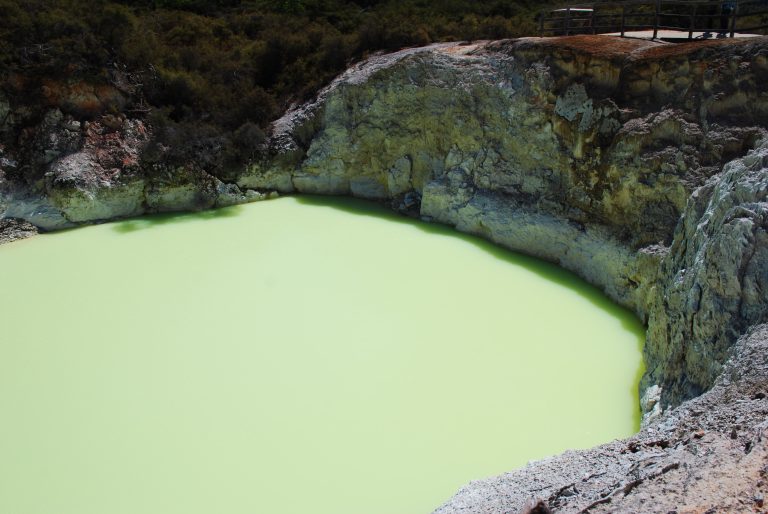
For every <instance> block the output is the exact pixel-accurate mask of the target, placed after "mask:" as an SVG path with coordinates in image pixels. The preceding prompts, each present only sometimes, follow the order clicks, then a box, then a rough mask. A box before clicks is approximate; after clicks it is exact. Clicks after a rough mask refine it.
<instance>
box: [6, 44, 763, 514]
mask: <svg viewBox="0 0 768 514" xmlns="http://www.w3.org/2000/svg"><path fill="white" fill-rule="evenodd" d="M765 83H768V38H756V39H754V40H751V41H741V42H737V41H709V42H703V43H692V44H683V45H665V44H657V43H651V42H646V41H632V40H626V39H617V38H606V37H592V36H583V37H572V38H550V39H544V40H540V39H535V38H532V39H523V40H514V41H500V42H483V43H475V44H438V45H432V46H429V47H425V48H418V49H409V50H403V51H401V52H397V53H395V54H387V55H379V56H375V57H373V58H371V59H369V60H367V61H365V62H363V63H360V64H358V65H356V66H354V67H352V68H350V69H349V70H348V71H347V72H346V73H344V74H343V75H341V76H340V77H339V78H338V79H336V80H335V81H334V82H333V83H332V84H331V85H329V86H328V87H327V88H326V89H325V90H323V91H322V92H321V93H320V94H319V95H318V97H317V99H316V100H315V101H313V102H311V103H309V104H306V105H302V106H298V107H296V108H294V109H292V110H290V111H289V112H288V113H286V114H285V115H284V116H283V117H282V118H281V119H279V120H278V121H276V122H275V123H274V125H273V130H272V135H271V137H270V139H269V141H268V142H267V143H266V144H265V148H264V149H263V153H262V156H261V158H260V159H258V161H257V162H254V163H252V165H251V166H249V167H248V169H247V170H244V171H243V172H242V173H240V174H239V175H238V176H237V177H235V178H234V179H233V180H232V181H231V182H230V183H226V182H223V181H222V180H220V179H219V178H216V177H213V176H211V175H209V174H207V173H205V172H204V171H202V169H200V168H199V167H196V166H194V165H190V166H187V167H184V168H178V167H177V168H172V167H169V166H164V165H163V164H158V163H157V161H155V162H153V164H151V165H147V164H145V162H144V160H143V159H142V153H143V152H144V151H145V149H146V148H147V146H148V144H149V142H150V141H151V137H152V128H151V127H149V126H147V125H146V123H145V122H143V121H142V120H140V119H131V118H128V117H126V116H122V117H117V118H115V117H114V116H112V115H108V116H112V117H111V118H108V117H107V115H105V116H103V117H101V118H99V119H95V120H92V121H90V122H86V123H83V124H81V123H80V122H79V121H77V120H76V117H75V116H74V114H73V113H67V112H64V111H63V110H62V108H63V107H61V106H59V107H54V108H52V109H51V110H50V111H49V112H48V114H46V116H45V117H44V119H43V120H42V121H40V122H39V123H38V124H37V125H36V126H35V127H34V128H32V129H30V128H29V127H27V128H25V129H24V131H23V132H22V130H21V127H20V126H19V123H20V122H19V121H18V120H20V119H21V118H22V114H23V113H18V112H16V111H14V107H13V106H12V105H11V104H10V102H8V101H6V100H5V99H3V98H2V97H0V134H4V135H5V136H6V139H5V140H10V139H9V138H8V134H15V133H17V132H19V133H23V134H25V135H24V137H23V138H22V137H19V138H18V141H21V142H20V143H18V144H15V145H8V144H6V145H5V146H3V147H1V148H0V217H2V218H16V219H19V220H25V221H26V222H27V223H31V224H32V225H34V226H36V227H39V228H41V229H45V230H53V229H58V228H63V227H67V226H73V225H76V224H80V223H86V222H94V221H101V220H107V219H114V218H119V217H127V216H135V215H139V214H143V213H148V212H162V211H173V210H197V209H205V208H211V207H215V206H224V205H231V204H234V203H240V202H244V201H252V200H258V199H262V198H265V197H267V196H269V195H270V194H273V193H274V192H277V193H304V194H344V195H352V196H356V197H361V198H368V199H372V200H378V201H386V202H389V203H391V205H392V207H393V208H394V209H396V210H399V211H401V212H404V213H406V214H410V215H416V216H419V217H421V218H423V219H425V220H427V221H434V222H440V223H446V224H449V225H452V226H455V227H456V228H457V229H459V230H461V231H464V232H469V233H474V234H478V235H481V236H483V237H485V238H487V239H489V240H492V241H494V242H496V243H498V244H500V245H502V246H505V247H508V248H510V249H513V250H517V251H522V252H524V253H528V254H530V255H534V256H537V257H540V258H543V259H546V260H549V261H552V262H555V263H557V264H559V265H560V266H562V267H565V268H567V269H570V270H572V271H574V272H576V273H577V274H579V275H580V276H582V277H583V278H585V279H586V280H588V281H589V282H591V283H593V284H596V285H597V286H599V287H601V288H602V289H603V291H605V293H606V294H607V295H608V296H609V297H610V298H612V299H613V300H614V301H616V302H618V303H620V304H622V305H624V306H627V307H629V308H631V309H633V310H634V311H635V312H636V313H637V315H638V316H639V317H640V318H641V319H642V320H643V321H644V322H646V323H647V325H648V336H647V342H646V345H645V359H646V363H647V368H648V372H647V373H646V375H645V376H644V378H643V381H642V384H641V393H642V407H643V410H644V412H645V420H644V428H643V430H642V431H641V433H640V434H638V435H637V436H635V437H633V438H630V439H628V440H625V441H619V442H614V443H610V444H608V445H604V446H601V447H598V448H595V449H592V450H586V451H581V452H567V453H566V454H564V455H562V456H559V457H554V458H552V459H547V460H544V461H540V462H536V463H532V464H530V465H529V466H527V467H525V468H523V469H521V470H518V471H515V472H512V473H509V474H506V475H503V476H500V477H497V478H494V479H490V480H485V481H480V482H476V483H473V484H470V485H469V486H467V487H466V488H464V489H462V491H460V492H459V493H458V494H457V496H456V497H454V498H453V499H452V500H450V501H449V502H448V503H447V504H446V505H444V506H443V507H441V508H440V509H438V511H437V512H440V513H449V512H472V513H497V512H547V511H548V510H552V511H557V512H673V511H674V512H680V513H682V512H743V511H749V512H752V511H760V509H761V508H762V503H763V500H762V498H763V496H762V495H763V494H764V489H765V485H764V476H763V475H764V474H765V472H766V469H764V466H765V457H766V451H767V450H766V448H765V445H764V442H763V433H764V431H765V429H766V428H767V427H768V425H766V412H768V411H767V409H768V403H766V402H768V400H766V399H765V395H766V394H767V393H768V390H766V386H768V376H767V375H766V373H767V372H768V371H766V370H768V365H767V363H766V359H765V357H764V354H765V348H764V345H767V344H768V329H766V327H765V326H764V325H762V324H763V323H765V322H766V321H768V319H767V318H768V301H766V300H767V298H766V294H767V293H766V292H768V232H767V231H768V203H766V197H768V92H766V91H765V90H764V86H763V85H764V84H765ZM70 103H71V101H70ZM7 223H8V222H6V224H7ZM9 226H10V227H16V228H10V229H6V228H0V234H6V233H8V234H25V233H29V232H30V229H29V226H28V225H19V224H18V223H17V222H13V223H12V224H11V225H9ZM24 227H26V228H24ZM12 237H15V236H13V235H10V236H5V235H2V236H0V241H2V239H3V238H4V239H10V238H12ZM729 359H730V360H729ZM606 364H607V365H610V364H609V363H606ZM702 393H703V394H702ZM531 422H546V420H532V421H531ZM564 429H567V428H566V427H564ZM713 509H714V510H713Z"/></svg>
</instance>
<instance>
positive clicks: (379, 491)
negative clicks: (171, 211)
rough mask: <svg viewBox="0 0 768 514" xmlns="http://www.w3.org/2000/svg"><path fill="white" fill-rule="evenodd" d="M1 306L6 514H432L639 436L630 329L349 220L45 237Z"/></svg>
mask: <svg viewBox="0 0 768 514" xmlns="http://www.w3.org/2000/svg"><path fill="white" fill-rule="evenodd" d="M0 284H2V292H1V293H0V416H2V417H1V418H0V512H2V513H8V514H197V513H199V514H211V513H224V514H241V513H242V514H246V513H247V514H308V513H312V514H426V513H429V512H431V510H432V509H434V508H436V507H437V506H439V504H440V503H442V502H443V501H445V500H447V499H448V498H449V497H450V496H451V495H452V494H453V493H454V492H456V490H457V489H458V488H459V487H460V486H462V485H463V484H465V483H466V482H468V481H470V480H473V479H478V478H483V477H487V476H490V475H494V474H498V473H501V472H504V471H508V470H511V469H513V468H515V467H518V466H521V465H524V464H525V463H526V462H527V461H528V460H532V459H538V458H542V457H545V456H548V455H552V454H555V453H558V452H560V451H562V450H564V449H567V448H584V447H589V446H592V445H595V444H599V443H603V442H607V441H609V440H612V439H614V438H619V437H624V436H628V435H630V434H632V433H634V432H635V431H636V430H637V429H638V423H639V419H638V416H639V413H638V407H637V404H638V402H637V392H636V391H637V381H638V378H639V374H640V372H641V345H642V339H643V327H642V326H641V325H640V323H639V322H638V321H637V320H636V319H635V318H634V317H633V316H632V315H631V314H630V313H629V312H627V311H625V310H623V309H620V308H618V307H616V306H615V305H613V304H611V303H610V302H609V301H608V300H607V299H605V298H604V297H603V296H602V295H601V294H600V293H599V292H598V291H597V290H596V289H595V288H593V287H591V286H589V285H587V284H585V283H584V282H583V281H581V280H579V279H577V278H576V277H575V276H573V275H571V274H569V273H567V272H564V271H562V270H559V269H557V268H555V267H554V266H550V265H548V264H544V263H541V262H538V261H536V260H533V259H530V258H526V257H522V256H518V255H515V254H512V253H509V252H506V251H502V250H500V249H498V248H496V247H494V246H492V245H490V244H488V243H485V242H482V241H480V240H478V239H475V238H472V237H467V236H463V235H460V234H457V233H456V232H454V231H452V230H449V229H447V228H444V227H438V226H433V225H427V224H424V223H419V222H415V221H410V220H406V219H404V218H401V217H398V216H395V215H392V214H389V213H387V212H386V211H384V210H382V209H380V208H378V207H374V206H369V205H367V204H362V203H359V202H355V201H349V200H345V201H341V200H332V199H324V200H318V199H296V198H283V199H279V200H272V201H267V202H261V203H256V204H251V205H247V206H240V207H233V208H229V209H224V210H219V211H212V212H208V213H200V214H188V215H174V216H161V217H154V218H146V219H138V220H131V221H124V222H119V223H112V224H105V225H99V226H92V227H87V228H82V229H77V230H71V231H67V232H62V233H56V234H49V235H43V236H39V237H35V238H33V239H30V240H25V241H19V242H16V243H12V244H9V245H3V246H0Z"/></svg>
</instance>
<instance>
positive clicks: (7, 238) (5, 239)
mask: <svg viewBox="0 0 768 514" xmlns="http://www.w3.org/2000/svg"><path fill="white" fill-rule="evenodd" d="M35 234H37V227H35V226H34V225H33V224H31V223H30V222H28V221H23V220H17V219H14V218H3V219H0V244H2V243H10V242H11V241H17V240H19V239H25V238H27V237H32V236H34V235H35Z"/></svg>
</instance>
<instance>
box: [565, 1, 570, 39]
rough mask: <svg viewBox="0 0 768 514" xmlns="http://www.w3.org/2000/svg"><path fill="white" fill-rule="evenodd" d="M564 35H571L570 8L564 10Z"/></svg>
mask: <svg viewBox="0 0 768 514" xmlns="http://www.w3.org/2000/svg"><path fill="white" fill-rule="evenodd" d="M565 35H566V36H570V35H571V8H570V7H568V8H567V9H566V10H565Z"/></svg>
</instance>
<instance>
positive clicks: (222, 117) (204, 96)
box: [0, 0, 543, 173]
mask: <svg viewBox="0 0 768 514" xmlns="http://www.w3.org/2000/svg"><path fill="white" fill-rule="evenodd" d="M542 6H543V4H542V2H534V1H533V0H517V1H514V0H251V1H248V0H111V1H110V0H0V13H2V15H0V82H1V84H0V87H2V90H3V91H4V92H5V94H6V96H8V97H11V98H13V99H14V100H15V101H16V102H26V103H27V104H28V105H30V106H34V105H40V104H41V103H44V102H42V101H41V98H39V95H40V91H41V88H42V87H43V86H42V85H43V83H44V82H45V81H46V80H50V79H51V78H55V79H56V80H63V81H69V82H70V83H71V82H73V81H78V80H82V81H88V82H90V83H93V82H99V81H101V82H103V83H110V82H111V83H115V82H116V81H119V82H120V83H121V88H122V90H123V91H126V90H127V91H130V94H129V95H127V96H128V100H127V103H125V102H120V103H119V104H115V105H110V106H107V110H108V111H110V110H111V111H113V113H114V114H119V112H130V113H131V114H130V115H131V116H137V115H142V116H148V117H149V118H150V121H151V122H152V124H153V126H154V127H155V128H156V131H155V132H156V135H157V138H158V141H159V142H162V143H163V144H164V146H165V147H169V148H172V149H175V150H173V151H175V152H177V153H178V155H176V157H177V158H178V159H181V160H183V159H185V158H186V157H188V155H187V154H188V153H189V152H192V151H195V149H197V150H198V153H200V151H203V150H204V151H205V152H206V153H207V154H211V153H214V154H216V155H217V157H216V159H214V161H215V162H213V163H212V164H211V167H212V168H215V170H214V171H216V172H217V173H223V172H224V171H222V170H223V169H224V168H227V167H228V166H229V165H230V164H233V163H239V162H242V161H243V160H246V159H247V158H248V157H249V155H250V154H251V152H252V151H253V149H254V147H255V143H256V142H257V141H258V140H259V138H261V137H263V130H264V128H265V127H266V125H267V124H268V123H269V122H270V121H271V120H273V119H274V118H275V117H276V116H278V115H279V113H281V112H282V111H283V110H284V109H285V108H286V107H287V106H288V105H289V104H290V103H291V102H296V101H303V100H305V99H307V98H308V97H310V96H311V95H312V94H313V93H315V92H316V91H317V90H318V88H320V87H321V86H322V85H324V84H326V83H327V82H328V81H329V80H330V79H331V78H332V77H333V76H335V75H336V74H338V73H339V72H340V71H341V70H343V69H344V68H345V67H346V66H347V65H348V64H349V63H350V62H351V61H354V60H357V59H360V58H363V57H365V56H366V54H368V53H370V52H373V51H377V50H394V49H398V48H402V47H407V46H415V45H424V44H427V43H430V42H433V41H446V40H473V39H487V38H488V39H490V38H494V39H495V38H504V37H514V36H519V35H525V34H532V33H534V32H535V14H536V10H537V9H540V8H541V7H542ZM75 114H77V115H78V116H80V117H84V116H86V117H87V115H88V114H84V113H75ZM173 151H172V153H173ZM209 156H210V155H209ZM170 157H174V156H173V155H171V156H170ZM166 158H168V156H167V155H166Z"/></svg>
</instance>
